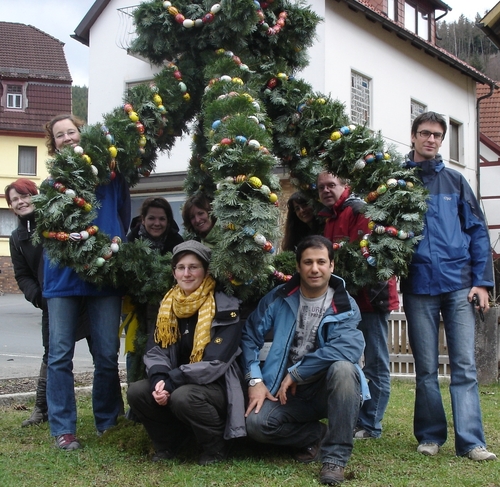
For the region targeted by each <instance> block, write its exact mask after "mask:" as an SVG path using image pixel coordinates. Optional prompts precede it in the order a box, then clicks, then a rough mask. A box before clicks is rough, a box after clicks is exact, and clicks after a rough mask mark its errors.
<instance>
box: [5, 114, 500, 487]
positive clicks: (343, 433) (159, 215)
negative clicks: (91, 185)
mask: <svg viewBox="0 0 500 487" xmlns="http://www.w3.org/2000/svg"><path fill="white" fill-rule="evenodd" d="M79 127H80V126H79V125H78V124H77V123H76V122H75V120H74V119H73V118H72V117H71V116H64V117H62V118H57V117H56V119H55V120H54V121H52V122H51V123H49V124H48V137H49V139H50V140H51V142H52V144H53V150H57V149H58V148H60V147H62V146H63V145H68V144H76V143H78V140H79ZM446 129H447V125H446V122H445V120H444V118H443V117H442V116H440V115H439V114H437V113H434V112H427V113H424V114H422V115H420V116H419V117H417V118H416V119H415V121H414V123H413V125H412V129H411V140H412V151H411V152H410V154H409V155H408V157H407V160H406V165H407V166H408V167H415V168H416V174H417V175H418V176H419V177H420V179H421V180H422V183H423V185H424V186H425V187H426V188H427V189H428V190H429V192H430V195H431V198H430V200H429V210H428V211H427V213H426V215H425V221H424V224H425V225H424V232H423V239H422V240H421V241H420V242H419V244H418V245H417V246H416V249H415V254H414V257H413V260H412V262H411V264H410V272H409V275H408V277H407V278H405V279H404V280H403V281H402V282H401V291H402V293H403V303H404V308H405V312H406V315H407V321H408V329H409V338H410V345H411V348H412V352H413V354H414V359H415V370H416V400H415V412H414V433H415V437H416V439H417V441H418V447H417V451H418V452H419V453H422V454H424V455H436V454H437V453H438V452H439V448H440V447H441V446H442V445H443V443H444V442H445V441H446V437H447V421H446V416H445V413H444V409H443V404H442V398H441V394H440V389H439V384H438V339H439V322H440V313H441V314H442V317H443V321H444V326H445V331H446V336H447V343H448V349H449V356H450V364H451V385H450V391H451V397H452V411H453V418H454V422H453V424H454V430H455V450H456V454H457V455H459V456H466V457H468V458H470V459H472V460H479V461H480V460H495V459H496V456H495V455H494V454H493V453H491V452H489V451H488V450H487V449H486V442H485V438H484V432H483V425H482V419H481V409H480V403H479V392H478V384H477V373H476V368H475V358H474V325H475V317H474V304H473V297H474V296H475V295H476V296H477V298H478V307H480V308H481V309H482V310H484V311H487V310H488V289H489V288H490V287H492V286H493V277H492V265H491V253H490V246H489V238H488V233H487V230H486V226H485V222H484V217H483V215H482V213H481V211H480V209H479V206H478V204H477V201H476V198H475V197H474V195H473V193H472V190H471V189H470V187H469V185H468V184H467V182H466V181H465V179H464V178H463V176H461V175H460V174H459V173H458V172H457V171H454V170H452V169H449V168H445V167H444V164H443V162H442V160H441V157H440V156H439V154H438V151H439V148H440V146H441V144H442V141H443V139H444V137H445V135H446ZM50 150H52V147H51V146H49V153H50ZM18 183H19V182H16V183H13V185H11V188H9V187H8V188H9V189H8V191H7V190H6V195H7V198H8V202H9V205H10V206H11V207H12V209H13V210H14V211H15V213H16V214H17V215H18V216H19V221H20V224H19V229H18V230H16V232H18V235H19V236H18V237H15V236H14V233H16V232H14V233H13V237H12V238H11V252H12V255H13V261H14V266H15V271H16V278H17V279H18V282H19V285H20V287H21V289H22V290H23V292H24V293H25V294H26V298H27V299H29V300H30V301H32V302H33V304H35V306H38V307H41V308H42V309H44V310H45V313H44V316H46V314H47V311H48V314H49V316H50V320H49V319H48V318H45V321H44V323H45V325H44V328H43V330H44V346H45V350H46V353H45V355H44V362H43V364H42V368H43V367H45V366H46V368H47V369H48V374H47V379H48V380H47V382H43V383H44V384H45V383H46V384H47V394H46V397H47V401H46V404H45V405H42V403H41V401H39V400H38V395H37V401H36V404H35V411H34V414H33V415H35V413H37V417H36V418H35V419H36V420H34V421H32V423H36V422H38V421H43V420H45V418H46V417H47V409H48V420H49V424H50V430H51V434H52V435H53V436H55V437H56V444H57V446H59V448H62V449H65V450H71V449H77V448H80V446H81V445H80V443H79V441H78V439H77V438H76V436H75V435H76V404H75V397H74V391H73V383H72V380H73V377H72V364H71V361H72V356H73V351H74V344H75V341H76V339H77V338H78V337H79V335H78V333H77V332H78V325H79V324H81V323H82V321H83V323H84V325H86V326H87V327H88V330H87V334H88V335H90V338H89V348H90V350H91V353H92V355H93V357H94V364H95V374H94V388H93V410H94V417H95V424H96V429H97V431H98V433H99V434H102V433H103V432H104V431H106V430H107V429H109V428H110V427H112V426H114V425H115V424H116V420H117V417H118V415H119V414H120V413H121V412H122V411H123V403H122V399H121V393H120V384H119V380H118V368H117V355H118V348H119V339H118V329H119V322H120V308H121V293H122V290H119V289H106V288H105V289H97V288H96V287H95V286H93V285H90V284H89V283H86V282H85V281H83V280H82V279H80V278H79V277H78V276H77V275H76V274H75V273H74V271H72V270H71V269H69V268H58V267H51V266H49V265H48V262H45V268H44V273H45V274H44V276H42V272H41V268H40V265H41V262H42V261H43V258H42V256H41V249H40V248H37V247H33V248H30V249H29V250H25V251H23V250H19V251H17V250H16V249H17V247H18V246H16V245H17V244H16V243H15V242H16V238H17V240H21V241H22V242H24V245H31V243H30V242H29V233H30V232H32V228H33V225H34V224H35V222H34V221H33V218H32V211H33V209H32V205H31V211H29V207H30V195H33V194H36V187H32V186H22V185H19V184H18ZM317 188H318V197H319V200H320V201H321V203H322V204H323V205H324V209H323V210H322V211H321V212H319V213H318V214H317V215H316V214H315V212H314V210H313V208H312V206H311V205H310V204H309V202H308V201H307V198H306V197H305V196H304V195H302V194H300V193H297V194H294V195H293V196H292V197H291V198H290V201H289V203H288V210H289V212H288V215H289V217H288V221H287V227H286V231H285V239H284V242H283V248H284V249H285V250H292V251H294V252H295V255H296V270H297V272H296V274H295V275H294V276H293V277H292V279H291V280H290V281H288V282H287V283H285V284H282V285H280V286H277V287H276V288H274V289H273V290H272V291H271V292H269V293H268V294H267V295H266V296H264V297H263V298H262V299H261V300H260V302H259V303H258V304H257V306H256V307H255V309H253V311H252V312H251V313H250V314H249V315H248V316H246V319H245V317H243V316H242V315H243V314H246V313H242V310H241V307H240V304H241V303H240V302H239V301H238V300H237V299H236V298H234V297H231V296H228V295H226V294H225V293H224V292H223V291H222V290H221V289H219V286H218V284H217V282H216V281H215V280H214V279H213V278H212V276H211V275H210V272H209V265H210V256H211V249H212V248H213V247H214V246H215V245H217V234H216V231H217V227H215V226H214V219H213V217H212V215H211V208H210V200H208V199H207V198H206V197H205V196H204V195H195V196H193V197H191V198H189V199H188V200H187V201H186V203H185V204H184V207H183V210H182V218H183V222H184V226H185V228H186V230H187V232H188V233H189V234H190V235H192V236H193V237H195V239H191V240H186V241H183V239H182V237H181V236H180V235H179V229H178V227H177V225H176V223H175V221H174V219H173V215H172V210H171V208H170V205H168V203H167V202H166V200H164V199H163V198H148V199H147V200H146V201H145V202H144V204H143V206H142V209H141V216H140V220H139V222H138V223H137V225H136V226H134V227H133V228H132V229H131V230H130V232H129V234H128V240H129V241H130V240H134V239H137V238H143V239H147V240H149V241H150V242H151V245H152V246H153V247H154V248H157V249H158V250H159V251H160V252H161V253H164V252H167V251H171V252H172V271H173V276H174V279H175V285H174V286H173V287H172V289H170V290H169V291H168V292H167V294H166V295H165V297H164V298H163V300H162V302H161V303H159V304H158V305H157V306H153V307H152V308H151V309H150V310H149V313H148V325H147V336H148V343H147V346H146V350H145V353H144V364H145V376H144V378H142V379H141V380H138V381H136V382H133V383H131V384H130V385H129V388H128V391H127V399H128V403H129V405H130V407H131V409H132V411H133V413H134V416H135V418H137V420H138V421H140V422H141V423H142V424H143V425H144V428H145V429H146V431H147V433H148V435H149V436H150V438H151V441H152V443H153V446H154V449H155V454H154V456H153V458H152V459H153V461H161V460H164V459H170V458H173V457H175V456H176V455H177V453H178V452H179V451H180V449H181V448H182V447H183V445H184V444H185V443H186V442H188V441H190V440H191V439H194V440H195V441H196V443H197V445H198V446H199V448H200V456H199V460H198V463H199V464H200V465H208V464H212V463H215V462H219V461H222V460H224V459H225V458H226V457H227V455H228V451H229V447H228V440H231V439H233V438H240V437H244V436H248V437H249V438H251V439H252V440H254V441H256V442H262V443H270V444H275V445H284V446H287V447H292V448H293V449H294V455H293V456H294V458H295V460H297V461H299V462H302V463H310V462H314V461H319V462H321V464H322V467H321V470H320V482H321V483H322V484H328V485H335V484H339V483H341V482H343V481H344V478H345V477H344V469H345V467H346V465H347V463H348V461H349V458H350V456H351V454H352V450H353V446H354V441H355V440H356V439H371V438H379V437H380V436H381V434H382V419H383V416H384V413H385V410H386V408H387V404H388V401H389V395H390V369H389V353H388V348H387V333H388V318H389V314H390V312H391V311H392V310H395V309H398V308H399V299H398V294H397V289H396V280H395V278H391V279H389V280H388V281H386V282H380V283H377V284H376V285H374V286H367V287H366V288H363V289H361V290H360V291H359V292H358V293H357V294H356V295H355V296H350V295H349V293H348V292H347V290H346V289H345V285H344V281H343V280H342V279H341V276H340V277H338V276H336V275H335V274H334V250H333V243H335V242H339V241H343V240H346V239H347V240H349V241H356V240H358V239H359V238H360V236H362V235H364V234H365V233H369V229H368V223H369V222H368V220H367V218H366V217H365V216H364V215H363V211H362V208H363V205H365V204H366V203H365V202H364V201H363V200H362V199H360V198H359V197H358V196H357V195H355V194H353V193H352V192H351V190H350V188H349V182H348V181H346V180H344V179H342V178H340V177H338V176H337V175H335V174H332V173H330V172H326V171H325V172H322V173H320V174H319V176H318V180H317ZM96 196H97V197H98V199H99V200H100V201H101V204H102V208H101V209H100V210H99V213H98V219H97V220H98V221H96V223H97V224H98V225H99V228H100V229H102V230H103V231H105V232H106V233H108V234H109V235H120V236H121V235H124V234H125V232H126V229H127V228H128V220H127V218H129V217H130V213H129V211H130V210H129V209H130V206H129V201H128V198H129V195H128V189H127V188H126V185H125V184H124V181H123V180H122V179H121V178H120V177H117V178H116V179H115V180H114V181H113V182H111V183H110V184H109V185H106V186H99V187H98V188H97V190H96ZM127 205H128V209H127ZM320 222H323V223H320ZM35 256H36V257H35ZM21 257H23V258H24V259H25V260H27V261H29V262H28V267H27V268H29V269H30V272H31V274H32V276H31V277H32V278H33V280H34V281H36V286H35V287H34V288H33V289H31V288H29V287H28V286H26V285H24V284H22V282H23V279H22V278H23V274H24V271H23V272H22V271H21V270H20V269H21V268H22V267H23V265H20V264H19V262H21V260H20V259H21ZM32 261H33V262H34V263H33V262H32ZM16 262H17V263H16ZM42 283H43V284H42ZM45 303H46V304H45ZM82 316H83V319H82ZM48 323H50V325H49V326H48V325H47V324H48ZM48 330H50V332H48ZM47 334H48V336H49V339H48V341H47V338H46V335H47ZM269 336H272V344H271V345H270V347H269V348H268V351H267V356H266V357H265V360H262V358H263V357H262V349H263V348H264V347H265V344H266V341H267V340H268V337H269ZM362 357H364V366H363V369H361V367H360V365H359V363H360V360H361V358H362ZM42 380H44V381H45V377H44V376H43V371H41V374H40V381H42ZM33 415H32V417H33ZM324 419H327V422H323V421H322V420H324Z"/></svg>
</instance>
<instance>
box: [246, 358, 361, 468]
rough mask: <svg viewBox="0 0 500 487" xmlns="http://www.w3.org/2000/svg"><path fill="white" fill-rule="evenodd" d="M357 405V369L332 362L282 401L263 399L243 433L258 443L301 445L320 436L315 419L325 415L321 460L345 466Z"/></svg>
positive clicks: (349, 449) (304, 445) (359, 396)
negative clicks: (284, 402) (323, 372)
mask: <svg viewBox="0 0 500 487" xmlns="http://www.w3.org/2000/svg"><path fill="white" fill-rule="evenodd" d="M360 406H361V386H360V377H359V373H358V370H357V369H356V367H355V366H354V365H353V364H352V363H350V362H343V361H342V362H334V363H333V364H332V365H331V366H330V367H329V369H328V371H327V372H326V373H325V376H324V377H322V378H320V379H319V380H317V381H316V382H313V383H311V384H304V385H299V386H298V387H297V391H296V394H295V396H292V395H291V394H288V396H287V402H286V404H284V405H281V404H280V402H279V401H277V402H274V401H270V400H269V399H266V400H265V401H264V404H263V406H262V408H261V410H260V411H259V412H258V413H257V414H255V412H254V411H252V412H251V413H250V414H249V416H248V417H247V419H246V425H247V434H248V436H249V437H250V438H252V439H254V440H256V441H259V442H261V443H273V444H275V445H287V446H293V447H296V448H304V447H307V446H309V445H311V444H312V443H315V442H317V441H318V440H319V439H320V438H321V425H320V423H319V420H321V419H323V418H328V432H327V434H326V436H325V437H324V439H323V443H322V446H321V457H322V462H323V463H325V462H328V463H334V464H336V465H340V466H341V467H345V466H346V465H347V462H348V461H349V458H350V456H351V453H352V448H353V443H354V440H353V436H352V431H353V429H354V427H355V426H356V420H357V418H358V412H359V408H360Z"/></svg>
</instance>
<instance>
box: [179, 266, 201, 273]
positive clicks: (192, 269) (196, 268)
mask: <svg viewBox="0 0 500 487" xmlns="http://www.w3.org/2000/svg"><path fill="white" fill-rule="evenodd" d="M186 269H187V270H188V271H189V272H190V273H193V272H198V271H199V270H200V269H203V266H202V265H188V266H185V265H176V266H175V267H174V271H176V272H177V271H179V272H180V273H181V274H183V273H184V272H186Z"/></svg>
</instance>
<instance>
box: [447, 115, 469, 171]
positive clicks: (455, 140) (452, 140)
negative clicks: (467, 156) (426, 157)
mask: <svg viewBox="0 0 500 487" xmlns="http://www.w3.org/2000/svg"><path fill="white" fill-rule="evenodd" d="M463 128H464V126H463V124H462V123H461V122H459V121H458V120H455V119H453V118H450V120H449V123H448V131H447V132H446V138H447V139H448V147H449V150H450V161H451V162H454V163H455V164H459V165H461V166H465V164H464V161H463V154H464V147H463V140H464V139H463Z"/></svg>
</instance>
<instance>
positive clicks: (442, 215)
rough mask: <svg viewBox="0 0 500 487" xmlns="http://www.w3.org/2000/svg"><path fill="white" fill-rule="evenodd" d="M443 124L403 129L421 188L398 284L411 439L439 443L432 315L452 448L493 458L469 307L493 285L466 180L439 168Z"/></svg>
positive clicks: (427, 122)
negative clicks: (412, 244) (418, 215)
mask: <svg viewBox="0 0 500 487" xmlns="http://www.w3.org/2000/svg"><path fill="white" fill-rule="evenodd" d="M446 128H447V126H446V121H445V119H444V118H443V117H442V116H441V115H439V114H438V113H435V112H426V113H423V114H421V115H420V116H418V117H417V118H416V119H415V121H414V122H413V125H412V129H411V141H412V148H413V150H412V151H411V152H410V153H409V154H408V155H407V158H406V166H407V167H415V168H416V174H417V175H418V176H419V177H420V179H421V180H422V183H423V185H424V186H425V188H427V189H428V190H429V193H430V199H429V200H428V210H427V213H426V214H425V217H424V230H423V239H422V240H421V241H420V242H419V243H418V245H417V247H416V249H415V253H414V255H413V259H412V262H411V264H410V269H409V275H408V277H407V278H406V279H403V280H402V281H401V291H402V292H403V304H404V310H405V313H406V318H407V321H408V335H409V339H410V345H411V349H412V352H413V357H414V359H415V370H416V396H415V410H414V424H413V427H414V434H415V437H416V439H417V441H418V443H419V445H418V448H417V451H418V452H419V453H422V454H423V455H431V456H433V455H437V453H438V452H439V449H440V447H441V446H442V445H443V444H444V442H445V441H446V438H447V421H446V415H445V412H444V408H443V402H442V398H441V392H440V389H439V383H438V366H439V364H438V355H439V350H438V342H439V322H440V314H441V315H442V317H443V322H444V328H445V332H446V340H447V345H448V355H449V360H450V370H451V385H450V394H451V405H452V412H453V426H454V430H455V451H456V454H457V455H458V456H465V457H467V458H470V459H471V460H476V461H481V460H496V458H497V457H496V455H494V454H493V453H490V452H489V451H488V450H487V449H486V442H485V438H484V432H483V424H482V417H481V407H480V403H479V392H478V385H477V372H476V364H475V357H474V328H475V316H474V304H473V300H474V298H475V297H477V301H478V306H476V308H477V307H480V309H481V310H484V311H487V310H488V308H489V305H488V288H491V287H492V286H493V271H492V261H491V249H490V241H489V236H488V231H487V228H486V225H485V221H484V217H483V214H482V212H481V210H480V208H479V204H478V202H477V200H476V198H475V196H474V193H473V192H472V189H471V188H470V186H469V184H468V183H467V181H466V179H465V178H464V177H463V176H462V175H461V174H460V173H459V172H457V171H455V170H453V169H449V168H447V167H445V166H444V163H443V160H442V158H441V156H440V155H439V154H438V151H439V148H440V147H441V144H442V142H443V140H444V137H445V135H446Z"/></svg>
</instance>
